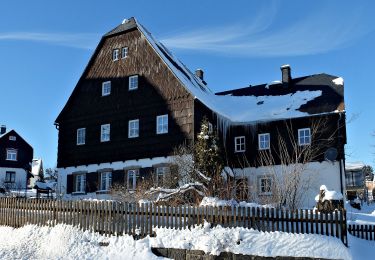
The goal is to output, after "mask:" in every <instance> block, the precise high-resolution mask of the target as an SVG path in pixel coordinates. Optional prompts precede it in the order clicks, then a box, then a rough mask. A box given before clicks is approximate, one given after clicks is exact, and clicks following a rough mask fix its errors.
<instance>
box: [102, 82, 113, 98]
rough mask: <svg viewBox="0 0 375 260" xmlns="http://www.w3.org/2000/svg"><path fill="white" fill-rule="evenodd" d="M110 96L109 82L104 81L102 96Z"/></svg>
mask: <svg viewBox="0 0 375 260" xmlns="http://www.w3.org/2000/svg"><path fill="white" fill-rule="evenodd" d="M109 94H111V82H110V81H106V82H103V83H102V96H108V95H109Z"/></svg>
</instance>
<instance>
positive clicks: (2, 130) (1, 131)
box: [0, 125, 7, 135]
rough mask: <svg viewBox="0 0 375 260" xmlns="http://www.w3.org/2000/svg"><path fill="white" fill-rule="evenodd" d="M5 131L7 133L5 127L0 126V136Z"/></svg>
mask: <svg viewBox="0 0 375 260" xmlns="http://www.w3.org/2000/svg"><path fill="white" fill-rule="evenodd" d="M6 131H7V127H6V126H5V125H1V126H0V135H3V134H5V132H6Z"/></svg>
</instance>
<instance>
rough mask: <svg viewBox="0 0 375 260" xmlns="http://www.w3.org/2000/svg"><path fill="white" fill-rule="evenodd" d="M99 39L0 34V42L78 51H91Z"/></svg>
mask: <svg viewBox="0 0 375 260" xmlns="http://www.w3.org/2000/svg"><path fill="white" fill-rule="evenodd" d="M99 37H100V35H98V34H93V33H75V34H73V33H42V32H9V33H0V41H11V40H13V41H34V42H44V43H48V44H54V45H60V46H66V47H72V48H80V49H93V48H94V47H95V45H96V44H97V40H98V39H99Z"/></svg>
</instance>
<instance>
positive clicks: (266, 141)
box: [258, 133, 270, 150]
mask: <svg viewBox="0 0 375 260" xmlns="http://www.w3.org/2000/svg"><path fill="white" fill-rule="evenodd" d="M258 141H259V150H267V149H270V134H269V133H265V134H259V135H258Z"/></svg>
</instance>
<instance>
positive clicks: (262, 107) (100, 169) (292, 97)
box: [55, 18, 346, 195]
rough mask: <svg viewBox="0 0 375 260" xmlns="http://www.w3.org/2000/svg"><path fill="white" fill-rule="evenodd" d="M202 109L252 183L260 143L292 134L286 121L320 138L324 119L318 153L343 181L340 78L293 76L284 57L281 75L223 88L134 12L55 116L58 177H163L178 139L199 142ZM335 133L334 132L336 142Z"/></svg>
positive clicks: (103, 44) (100, 180)
mask: <svg viewBox="0 0 375 260" xmlns="http://www.w3.org/2000/svg"><path fill="white" fill-rule="evenodd" d="M204 117H206V118H208V120H209V121H210V122H211V123H212V124H213V126H214V127H215V128H216V129H217V130H218V132H219V137H220V140H221V141H222V147H223V150H224V151H225V156H227V160H226V161H228V164H230V166H231V167H232V168H234V169H240V170H241V171H242V172H243V170H244V169H248V171H247V172H246V174H245V176H246V178H248V180H249V183H250V182H251V180H250V179H251V175H259V174H260V175H261V173H258V172H257V171H259V169H260V168H262V167H261V166H262V165H260V164H259V158H258V157H259V150H264V149H269V148H270V147H272V146H273V145H272V144H273V143H274V142H276V141H277V139H278V136H279V135H280V134H281V135H283V134H284V135H285V138H286V139H287V138H289V137H290V136H288V134H289V135H290V133H287V132H286V131H283V130H285V125H286V124H287V125H290V126H291V132H292V135H293V136H295V138H296V140H298V141H301V142H302V143H301V144H300V145H302V146H303V145H309V144H311V143H312V142H316V140H312V139H311V132H312V130H311V129H310V127H311V125H312V124H313V122H315V121H317V122H323V123H321V124H324V125H320V131H319V135H320V140H321V144H322V145H320V146H319V147H320V151H319V155H317V156H315V157H314V159H313V160H314V161H316V162H318V163H320V164H321V163H324V162H326V159H327V156H325V154H326V155H327V154H333V155H334V156H331V157H332V158H331V157H330V159H331V160H330V161H331V162H330V163H332V162H333V165H334V167H333V166H332V167H329V164H327V165H324V167H325V170H324V171H323V172H332V171H334V173H324V174H329V175H330V176H334V177H332V178H331V180H329V181H328V185H330V184H332V185H333V186H334V187H333V188H338V189H341V188H342V181H341V178H342V172H340V171H341V170H340V169H341V164H342V160H343V159H344V144H345V140H346V137H345V116H344V99H343V83H342V82H341V78H338V77H335V76H331V75H327V74H317V75H312V76H307V77H301V78H295V79H292V77H291V71H290V67H289V66H283V67H282V81H281V82H279V83H272V84H264V85H259V86H249V87H246V88H242V89H234V90H229V91H225V92H221V93H216V94H215V93H213V92H212V91H211V90H210V89H209V88H208V86H207V84H206V82H205V81H204V79H203V71H202V70H197V71H196V73H192V72H191V71H190V70H189V69H187V68H186V66H185V65H184V64H183V63H181V62H180V61H179V60H178V59H176V58H175V57H174V56H173V54H171V53H170V52H169V50H168V49H166V48H165V46H163V45H162V44H161V43H160V42H158V41H157V40H156V39H155V38H154V37H153V36H152V35H151V34H150V33H149V32H148V31H147V30H146V29H145V28H144V27H143V26H142V25H141V24H139V23H138V22H137V21H136V20H135V19H134V18H130V19H129V20H125V21H124V22H123V23H122V24H120V25H119V26H117V27H116V28H115V29H113V30H111V31H110V32H108V33H107V34H105V35H104V36H103V37H102V39H101V41H100V42H99V44H98V46H97V48H96V50H95V51H94V53H93V55H92V57H91V59H90V61H89V63H88V65H87V67H86V68H85V70H84V72H83V74H82V76H81V78H80V79H79V81H78V83H77V85H76V87H75V88H74V90H73V92H72V94H71V96H70V97H69V99H68V101H67V103H66V105H65V106H64V108H63V110H62V111H61V113H60V114H59V115H58V117H57V119H56V121H55V125H56V127H57V129H58V131H59V139H58V161H57V166H58V171H59V175H60V178H59V181H60V183H59V187H61V188H62V191H63V192H66V193H68V194H75V195H82V194H87V193H96V194H102V193H108V191H109V189H110V187H111V186H113V185H115V184H121V185H125V186H127V187H128V188H129V189H134V188H135V187H136V185H137V183H138V179H139V178H142V177H147V176H148V175H150V173H151V172H153V173H155V174H156V176H159V177H160V178H162V176H163V174H165V173H166V172H168V167H169V163H170V158H171V155H172V154H173V150H174V148H175V147H177V146H178V145H180V144H183V143H186V142H194V139H195V138H196V136H197V133H198V132H199V131H200V126H201V121H202V119H203V118H204ZM321 118H322V119H324V120H321ZM338 129H339V130H338ZM337 130H338V131H337ZM327 136H330V137H332V136H333V139H332V141H331V142H330V143H327V142H326V143H325V142H324V140H325V139H326V138H325V137H327ZM260 143H261V146H262V147H261V149H259V147H260V146H259V145H260ZM327 150H328V153H327ZM275 157H276V156H275ZM333 157H334V158H333ZM244 158H246V163H247V164H244ZM280 163H281V162H280V161H277V160H276V161H275V164H280ZM327 167H328V168H327ZM159 177H157V178H156V179H158V178H159ZM328 179H329V178H328ZM156 181H157V180H156ZM340 181H341V182H340ZM250 186H251V185H250Z"/></svg>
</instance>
